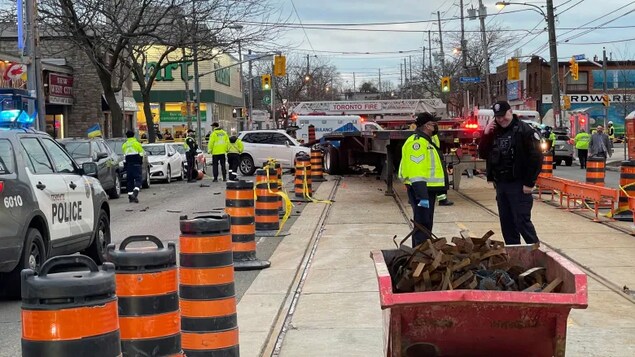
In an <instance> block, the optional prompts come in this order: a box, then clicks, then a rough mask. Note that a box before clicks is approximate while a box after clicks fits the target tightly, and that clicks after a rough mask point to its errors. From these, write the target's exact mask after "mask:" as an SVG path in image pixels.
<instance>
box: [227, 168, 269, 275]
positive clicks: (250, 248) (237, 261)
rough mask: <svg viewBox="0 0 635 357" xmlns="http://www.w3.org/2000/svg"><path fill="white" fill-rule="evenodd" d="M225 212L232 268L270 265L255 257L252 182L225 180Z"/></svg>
mask: <svg viewBox="0 0 635 357" xmlns="http://www.w3.org/2000/svg"><path fill="white" fill-rule="evenodd" d="M225 212H227V214H228V215H229V217H230V223H231V228H230V232H231V235H232V246H233V257H234V270H254V269H265V268H268V267H269V266H271V263H270V262H268V261H263V260H258V258H256V226H255V219H254V217H255V209H254V183H253V182H251V181H243V180H240V181H229V182H227V190H226V198H225Z"/></svg>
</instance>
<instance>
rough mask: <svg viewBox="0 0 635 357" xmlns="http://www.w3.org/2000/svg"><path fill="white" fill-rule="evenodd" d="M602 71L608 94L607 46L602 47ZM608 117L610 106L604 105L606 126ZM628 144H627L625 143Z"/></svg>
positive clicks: (604, 88) (605, 89)
mask: <svg viewBox="0 0 635 357" xmlns="http://www.w3.org/2000/svg"><path fill="white" fill-rule="evenodd" d="M602 72H603V73H604V84H603V85H602V89H603V90H604V94H605V95H606V94H608V93H607V90H608V88H607V86H608V83H606V79H607V78H606V47H602ZM608 117H609V107H604V128H606V127H607V123H608V120H609V119H608ZM624 146H626V145H624Z"/></svg>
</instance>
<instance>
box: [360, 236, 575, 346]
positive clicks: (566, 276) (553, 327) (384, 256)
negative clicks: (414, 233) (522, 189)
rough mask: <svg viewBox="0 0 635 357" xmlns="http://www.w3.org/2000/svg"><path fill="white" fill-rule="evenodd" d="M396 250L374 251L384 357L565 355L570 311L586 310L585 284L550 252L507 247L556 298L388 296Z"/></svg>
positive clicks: (470, 293) (468, 293)
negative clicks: (539, 274)
mask: <svg viewBox="0 0 635 357" xmlns="http://www.w3.org/2000/svg"><path fill="white" fill-rule="evenodd" d="M397 252H398V250H384V251H380V250H374V251H372V252H371V257H372V259H373V260H374V263H375V270H376V272H377V279H378V281H379V297H380V302H381V308H382V310H383V317H384V351H385V356H388V357H411V356H412V357H414V356H417V357H442V356H443V357H449V356H462V357H463V356H470V357H478V356H487V357H496V356H515V357H522V356H527V357H542V356H557V357H561V356H564V355H565V347H566V337H567V317H568V315H569V311H570V310H571V308H577V309H584V308H586V307H587V277H586V274H584V273H583V272H582V271H581V270H580V269H578V268H577V267H576V266H575V265H574V264H573V263H571V262H570V261H568V260H566V259H565V258H563V257H562V256H561V255H559V254H557V253H555V252H553V251H548V250H543V249H542V248H541V249H540V250H531V249H530V248H529V247H527V246H517V247H507V253H508V255H509V257H510V259H511V260H512V261H515V262H516V263H517V264H518V265H520V266H523V267H527V268H531V267H536V266H542V267H545V268H546V270H547V279H548V280H549V281H551V280H553V279H555V278H560V279H562V281H563V283H562V288H561V292H560V293H527V292H517V291H484V290H450V291H431V292H414V293H393V289H392V282H391V279H390V274H389V272H388V267H387V266H386V261H390V260H391V259H392V258H393V257H394V256H395V255H396V254H397Z"/></svg>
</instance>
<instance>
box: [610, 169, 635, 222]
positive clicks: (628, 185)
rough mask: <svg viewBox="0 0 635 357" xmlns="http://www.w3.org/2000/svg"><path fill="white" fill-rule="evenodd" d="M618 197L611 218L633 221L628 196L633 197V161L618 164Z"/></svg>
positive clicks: (634, 195) (634, 191) (634, 189)
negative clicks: (615, 208) (615, 209)
mask: <svg viewBox="0 0 635 357" xmlns="http://www.w3.org/2000/svg"><path fill="white" fill-rule="evenodd" d="M620 187H621V189H620V191H619V194H620V198H619V202H618V205H617V213H616V214H615V216H614V217H613V218H615V219H617V220H620V221H633V215H632V213H631V212H630V205H629V198H630V197H635V161H631V160H628V161H624V162H622V165H621V166H620Z"/></svg>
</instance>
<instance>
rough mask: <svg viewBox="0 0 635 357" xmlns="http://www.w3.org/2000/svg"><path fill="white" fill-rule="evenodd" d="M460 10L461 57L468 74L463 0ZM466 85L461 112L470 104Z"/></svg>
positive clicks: (464, 71)
mask: <svg viewBox="0 0 635 357" xmlns="http://www.w3.org/2000/svg"><path fill="white" fill-rule="evenodd" d="M459 6H460V8H461V9H460V10H461V58H462V62H463V63H462V64H463V75H464V76H467V46H466V42H465V16H464V15H463V0H461V1H460V2H459ZM465 87H466V86H465V85H463V88H464V91H463V110H462V111H461V114H465V111H466V110H467V108H468V107H469V106H470V104H469V93H468V91H467V89H465Z"/></svg>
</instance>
